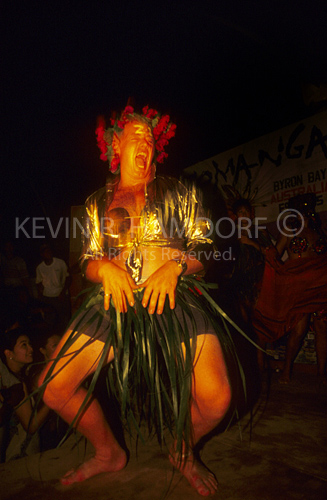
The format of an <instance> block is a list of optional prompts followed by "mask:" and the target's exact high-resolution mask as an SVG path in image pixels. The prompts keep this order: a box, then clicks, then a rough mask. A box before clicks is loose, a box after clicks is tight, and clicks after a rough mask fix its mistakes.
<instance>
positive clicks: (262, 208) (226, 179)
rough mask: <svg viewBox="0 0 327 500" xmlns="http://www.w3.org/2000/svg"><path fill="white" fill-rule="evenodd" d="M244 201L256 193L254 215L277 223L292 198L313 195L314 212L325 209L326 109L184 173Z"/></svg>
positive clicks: (326, 194) (326, 180) (326, 163)
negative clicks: (229, 188)
mask: <svg viewBox="0 0 327 500" xmlns="http://www.w3.org/2000/svg"><path fill="white" fill-rule="evenodd" d="M185 173H186V174H187V175H188V176H189V175H191V176H193V175H194V176H196V177H203V176H205V177H207V178H209V179H210V180H211V182H212V183H214V184H215V185H216V186H218V187H221V186H223V185H224V184H228V185H231V186H233V187H234V188H235V189H236V190H237V191H238V192H239V193H240V195H241V196H242V197H245V198H248V197H251V195H252V194H254V193H256V195H255V199H254V205H255V206H256V216H258V217H264V218H266V220H267V222H272V221H274V220H276V218H277V217H278V214H279V213H280V212H282V211H283V210H285V208H287V203H288V200H289V199H290V198H292V197H293V196H296V195H298V194H303V193H310V192H313V193H316V195H317V212H321V211H326V210H327V111H323V112H321V113H319V114H316V115H314V116H311V117H310V118H306V119H305V120H302V121H300V122H298V123H295V124H293V125H290V126H288V127H285V128H283V129H281V130H278V131H276V132H273V133H271V134H267V135H265V136H263V137H259V138H258V139H255V140H253V141H250V142H248V143H246V144H243V145H241V146H238V147H236V148H234V149H231V150H229V151H226V152H224V153H221V154H218V155H217V156H213V157H212V158H209V159H207V160H204V161H202V162H200V163H197V164H196V165H193V166H192V167H188V168H187V169H185Z"/></svg>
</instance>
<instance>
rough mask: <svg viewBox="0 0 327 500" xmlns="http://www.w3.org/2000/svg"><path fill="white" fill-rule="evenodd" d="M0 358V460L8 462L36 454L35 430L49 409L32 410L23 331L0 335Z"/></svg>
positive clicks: (28, 356) (27, 345) (27, 349)
mask: <svg viewBox="0 0 327 500" xmlns="http://www.w3.org/2000/svg"><path fill="white" fill-rule="evenodd" d="M0 358H1V361H0V374H1V383H2V387H1V389H2V394H3V396H2V399H3V402H2V405H4V404H5V411H4V412H3V415H2V417H3V418H2V426H3V431H2V442H1V454H2V456H1V460H2V461H6V462H7V461H9V460H13V459H16V458H20V457H23V456H26V455H31V454H33V453H37V452H38V451H39V438H38V433H37V431H38V430H39V428H40V427H41V425H42V424H43V422H44V421H45V420H46V418H47V417H48V414H49V408H48V407H47V406H46V405H44V404H42V403H41V405H40V406H39V407H38V410H37V411H35V410H34V408H33V404H34V403H33V399H32V398H31V397H29V391H28V384H27V379H26V368H27V367H28V366H29V365H30V364H31V363H32V362H33V348H32V346H31V344H30V339H29V336H28V335H27V332H26V331H25V330H24V329H23V328H21V327H19V326H17V327H15V328H12V329H11V330H7V331H6V332H5V333H3V334H2V335H1V337H0ZM4 389H5V390H6V391H5V392H3V390H4ZM8 390H9V391H8Z"/></svg>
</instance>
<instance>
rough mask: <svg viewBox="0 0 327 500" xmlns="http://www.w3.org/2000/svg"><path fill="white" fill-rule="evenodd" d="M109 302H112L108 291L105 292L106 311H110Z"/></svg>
mask: <svg viewBox="0 0 327 500" xmlns="http://www.w3.org/2000/svg"><path fill="white" fill-rule="evenodd" d="M109 304H110V293H106V292H105V294H104V304H103V305H104V308H105V310H106V311H108V309H109Z"/></svg>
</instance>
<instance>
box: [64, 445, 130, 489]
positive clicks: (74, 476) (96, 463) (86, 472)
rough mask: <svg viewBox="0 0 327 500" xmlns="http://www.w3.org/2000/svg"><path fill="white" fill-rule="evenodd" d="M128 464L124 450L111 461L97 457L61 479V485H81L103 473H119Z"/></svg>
mask: <svg viewBox="0 0 327 500" xmlns="http://www.w3.org/2000/svg"><path fill="white" fill-rule="evenodd" d="M126 463H127V457H126V453H125V452H124V451H123V450H122V453H121V454H120V455H119V456H117V455H115V456H114V457H113V458H111V459H102V458H97V457H96V456H95V457H93V458H90V460H88V461H87V462H84V464H82V465H80V466H79V467H78V468H77V469H76V470H74V469H73V470H70V471H68V472H67V473H66V474H65V475H64V477H62V478H61V480H60V482H61V484H64V485H65V486H67V485H70V484H73V483H80V482H82V481H85V479H89V478H90V477H92V476H95V475H97V474H101V473H103V472H117V471H119V470H121V469H123V468H124V467H125V465H126Z"/></svg>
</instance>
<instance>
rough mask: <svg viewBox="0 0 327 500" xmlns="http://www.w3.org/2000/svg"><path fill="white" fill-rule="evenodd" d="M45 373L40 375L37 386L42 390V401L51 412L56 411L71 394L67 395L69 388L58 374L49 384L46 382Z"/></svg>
mask: <svg viewBox="0 0 327 500" xmlns="http://www.w3.org/2000/svg"><path fill="white" fill-rule="evenodd" d="M46 376H47V371H45V372H43V374H41V376H40V378H39V381H38V384H39V387H40V388H43V391H44V392H43V395H42V398H43V401H44V403H45V404H46V405H47V406H48V407H49V408H51V409H52V410H57V409H58V408H59V407H60V406H62V402H63V401H67V399H68V398H69V396H70V395H71V393H69V387H68V385H69V384H68V383H67V380H65V379H64V378H63V377H62V376H61V375H60V374H57V375H56V376H55V377H54V378H53V379H52V380H50V381H49V382H47V381H46V378H47V377H46Z"/></svg>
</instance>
